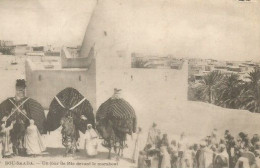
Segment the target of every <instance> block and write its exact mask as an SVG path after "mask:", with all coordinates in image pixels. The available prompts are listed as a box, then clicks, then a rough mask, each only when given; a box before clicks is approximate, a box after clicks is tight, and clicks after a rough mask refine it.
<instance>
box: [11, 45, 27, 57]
mask: <svg viewBox="0 0 260 168" xmlns="http://www.w3.org/2000/svg"><path fill="white" fill-rule="evenodd" d="M30 51H31V49H30V47H28V46H16V47H15V48H14V54H15V55H25V54H26V53H27V52H30Z"/></svg>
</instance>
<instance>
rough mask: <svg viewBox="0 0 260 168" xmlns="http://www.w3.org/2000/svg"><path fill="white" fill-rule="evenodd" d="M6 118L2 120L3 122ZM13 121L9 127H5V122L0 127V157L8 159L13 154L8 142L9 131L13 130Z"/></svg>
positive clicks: (10, 144)
mask: <svg viewBox="0 0 260 168" xmlns="http://www.w3.org/2000/svg"><path fill="white" fill-rule="evenodd" d="M5 119H6V118H4V120H2V121H5ZM14 123H15V121H13V122H12V123H11V125H10V126H9V127H6V124H5V122H4V123H3V124H2V125H1V132H0V134H1V139H2V150H1V154H2V157H9V156H11V155H12V154H13V147H12V142H11V140H10V131H11V130H12V129H13V125H14Z"/></svg>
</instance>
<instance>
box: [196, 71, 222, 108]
mask: <svg viewBox="0 0 260 168" xmlns="http://www.w3.org/2000/svg"><path fill="white" fill-rule="evenodd" d="M222 78H223V75H222V74H221V73H220V72H219V71H212V72H210V73H209V74H207V75H205V76H204V77H203V80H202V81H201V86H200V89H202V90H203V95H204V97H206V99H207V100H208V102H209V103H212V101H213V100H214V99H213V97H214V95H216V93H217V92H216V90H217V88H218V87H219V86H218V85H219V83H220V81H221V80H222Z"/></svg>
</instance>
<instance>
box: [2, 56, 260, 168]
mask: <svg viewBox="0 0 260 168" xmlns="http://www.w3.org/2000/svg"><path fill="white" fill-rule="evenodd" d="M13 59H14V57H13V56H0V76H1V85H0V89H1V94H0V101H2V100H4V99H6V98H7V97H10V96H13V95H14V85H15V80H16V79H17V78H24V60H25V58H24V57H18V58H17V62H18V64H17V65H11V64H10V63H11V61H12V60H13ZM169 89H172V88H170V86H169ZM150 99H151V98H150ZM150 99H149V97H147V100H146V101H144V102H142V105H141V106H138V105H136V104H138V103H136V104H135V103H134V104H133V106H134V107H135V108H136V111H138V112H139V113H138V114H137V115H138V123H139V126H141V127H142V128H143V134H142V136H141V139H142V141H143V142H144V143H145V141H146V137H147V133H148V129H149V127H150V126H151V124H152V122H153V121H155V122H156V123H157V124H158V127H159V128H160V129H161V131H162V133H167V134H168V136H169V139H170V140H172V139H175V140H178V138H179V135H180V134H181V132H185V133H186V135H187V138H188V139H189V140H190V143H193V142H198V141H199V140H200V139H202V138H203V137H205V136H206V135H209V134H210V133H211V131H212V130H213V128H217V129H218V130H219V131H218V133H219V135H220V136H223V133H224V131H225V130H226V129H229V130H230V131H231V132H232V133H234V134H237V133H238V132H240V131H245V132H247V133H249V134H250V135H251V134H254V133H258V134H259V133H260V124H259V123H260V115H258V114H253V113H249V112H248V111H243V110H231V109H224V108H221V107H217V106H214V105H211V104H206V103H201V102H190V101H177V100H172V99H167V96H166V97H164V98H163V99H160V100H159V101H153V100H150ZM139 104H140V103H139ZM46 113H47V111H46ZM81 137H83V136H82V135H81ZM43 139H44V142H45V144H46V146H47V150H46V153H45V154H44V155H43V156H40V157H37V158H23V157H16V158H15V159H14V158H11V159H4V160H0V165H4V166H6V167H8V166H11V165H7V164H6V163H9V162H6V161H17V160H18V161H32V162H33V164H35V165H42V166H44V167H49V166H50V165H48V164H51V162H52V164H53V165H52V166H57V167H64V166H71V167H74V166H75V165H73V164H78V165H80V164H85V165H84V166H85V167H94V166H95V165H94V164H96V167H101V168H103V167H108V166H106V165H104V164H105V163H107V164H109V163H110V164H114V163H115V164H116V166H115V167H136V165H135V164H133V163H131V161H130V158H131V155H132V152H133V144H134V141H133V140H132V137H131V136H128V142H127V144H128V146H129V147H128V148H127V149H126V150H125V152H124V153H125V155H124V157H123V158H122V159H121V160H120V161H119V162H116V160H115V158H114V157H113V158H112V160H108V159H106V157H107V154H108V153H107V150H106V149H105V148H103V147H102V146H101V145H99V149H98V151H99V154H98V156H97V157H96V158H88V157H86V156H85V155H84V151H83V150H81V151H80V153H77V155H76V156H75V157H67V158H64V157H63V153H64V148H63V146H62V145H61V134H60V129H58V130H56V131H54V132H51V133H50V134H47V135H44V136H43ZM100 142H101V140H100ZM83 143H84V141H83V139H81V140H80V149H83ZM69 161H70V162H69ZM92 162H93V163H92ZM63 163H64V164H65V165H64V164H63ZM98 163H100V164H101V165H97V164H98ZM17 164H19V163H14V165H16V166H17ZM24 164H26V163H24ZM27 164H29V163H27ZM19 167H20V166H19Z"/></svg>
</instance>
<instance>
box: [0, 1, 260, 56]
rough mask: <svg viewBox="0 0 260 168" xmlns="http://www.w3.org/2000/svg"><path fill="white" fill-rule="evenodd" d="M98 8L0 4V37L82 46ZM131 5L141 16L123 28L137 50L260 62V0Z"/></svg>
mask: <svg viewBox="0 0 260 168" xmlns="http://www.w3.org/2000/svg"><path fill="white" fill-rule="evenodd" d="M101 1H102V0H98V3H102V2H101ZM117 1H118V0H117ZM122 2H126V1H125V0H122ZM95 4H96V1H95V0H73V1H71V0H38V1H37V0H0V39H4V40H13V41H15V43H17V44H21V43H28V44H54V45H59V46H60V45H72V46H76V45H80V44H81V43H82V40H83V37H84V34H85V32H86V28H87V25H88V22H89V20H90V17H91V14H92V12H93V9H94V8H95ZM129 4H130V6H129V10H130V11H131V12H130V13H132V14H133V13H134V15H132V16H135V15H136V17H137V18H134V20H132V22H133V26H132V27H131V29H130V28H129V23H127V26H128V27H125V28H126V29H127V31H128V32H129V31H132V32H134V33H132V34H133V37H132V40H134V41H135V44H134V45H136V46H134V48H138V47H139V49H140V50H142V49H143V48H146V49H147V50H150V49H156V48H160V50H158V51H159V52H161V53H163V54H173V55H178V56H181V57H199V58H215V59H227V60H256V61H260V10H259V8H260V2H259V0H251V1H250V2H241V1H238V0H149V1H148V0H139V1H137V0H133V1H132V2H131V3H128V2H127V5H129ZM111 10H113V9H111ZM114 10H117V9H114ZM115 13H116V12H115ZM117 15H120V14H118V13H117ZM112 16H113V15H112ZM119 17H120V16H119ZM124 17H125V15H122V24H123V23H126V21H125V20H124ZM108 19H109V18H108ZM126 20H127V19H126ZM108 23H109V22H108ZM118 24H120V23H118ZM134 25H135V26H134ZM121 28H124V26H121ZM140 37H143V39H148V40H147V41H144V40H139V38H140ZM122 39H123V38H122ZM142 46H143V48H141V47H142ZM144 46H145V47H144Z"/></svg>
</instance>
